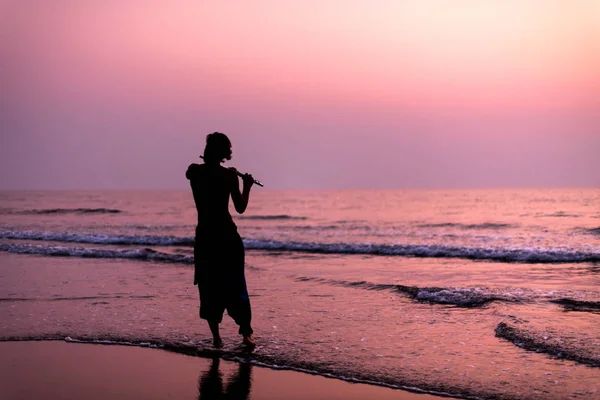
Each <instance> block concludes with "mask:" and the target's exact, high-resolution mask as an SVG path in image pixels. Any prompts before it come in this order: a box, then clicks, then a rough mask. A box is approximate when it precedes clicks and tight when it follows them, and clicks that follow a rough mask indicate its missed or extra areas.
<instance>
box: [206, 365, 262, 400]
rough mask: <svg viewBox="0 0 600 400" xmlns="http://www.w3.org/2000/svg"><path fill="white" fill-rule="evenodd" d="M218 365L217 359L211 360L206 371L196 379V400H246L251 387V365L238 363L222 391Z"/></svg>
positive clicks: (221, 376) (221, 375) (221, 378)
mask: <svg viewBox="0 0 600 400" xmlns="http://www.w3.org/2000/svg"><path fill="white" fill-rule="evenodd" d="M219 363H220V359H219V358H213V360H212V363H211V365H210V368H209V369H208V371H206V372H204V373H202V374H201V375H200V377H199V378H198V400H207V399H235V400H247V399H248V398H249V396H250V388H251V386H252V385H251V383H252V365H251V364H247V363H239V364H238V370H237V373H235V374H233V375H232V376H230V377H229V379H228V380H227V386H226V387H225V390H223V374H222V373H221V371H220V370H219Z"/></svg>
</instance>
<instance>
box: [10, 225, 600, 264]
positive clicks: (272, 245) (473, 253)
mask: <svg viewBox="0 0 600 400" xmlns="http://www.w3.org/2000/svg"><path fill="white" fill-rule="evenodd" d="M0 239H20V240H44V241H58V242H72V243H91V244H112V245H144V246H192V245H193V244H194V238H193V237H192V236H187V237H185V236H184V237H178V236H158V235H98V234H87V233H67V232H64V233H56V232H33V231H14V230H10V229H0ZM244 245H245V247H246V249H248V250H264V251H278V252H281V251H290V252H305V253H314V254H361V255H378V256H403V257H420V258H462V259H469V260H488V261H498V262H522V263H581V262H598V261H600V250H599V251H580V250H564V249H556V248H502V247H499V248H495V247H460V246H458V247H454V246H445V245H438V244H371V243H319V242H283V241H276V240H263V239H249V238H245V239H244Z"/></svg>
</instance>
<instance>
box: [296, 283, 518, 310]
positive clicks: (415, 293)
mask: <svg viewBox="0 0 600 400" xmlns="http://www.w3.org/2000/svg"><path fill="white" fill-rule="evenodd" d="M296 281H297V282H318V283H323V284H329V285H334V286H342V287H349V288H360V289H365V290H376V291H389V292H394V293H400V294H402V295H406V296H408V297H410V298H411V299H413V300H417V301H422V302H428V303H435V304H446V305H454V306H458V307H467V308H471V307H481V306H484V305H486V304H488V303H491V302H493V301H505V302H511V303H514V302H518V301H521V300H522V299H520V298H518V297H516V296H514V295H510V294H504V295H502V294H498V293H493V292H491V291H488V290H485V289H482V288H441V287H418V286H404V285H394V284H381V283H372V282H367V281H357V282H351V281H344V280H335V279H326V278H311V277H297V278H296Z"/></svg>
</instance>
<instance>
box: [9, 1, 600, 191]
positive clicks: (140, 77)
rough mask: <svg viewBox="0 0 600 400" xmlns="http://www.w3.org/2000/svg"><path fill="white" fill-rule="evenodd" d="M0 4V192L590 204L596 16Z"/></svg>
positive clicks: (599, 108)
mask: <svg viewBox="0 0 600 400" xmlns="http://www.w3.org/2000/svg"><path fill="white" fill-rule="evenodd" d="M35 3H36V6H35V7H33V6H31V4H30V3H28V2H21V1H18V0H12V1H11V0H9V1H4V2H2V3H0V28H1V31H0V60H1V63H2V64H0V68H1V71H0V72H1V75H0V76H1V78H0V79H2V82H0V88H1V89H0V107H1V108H0V123H1V126H0V128H1V132H2V136H1V139H0V140H1V142H0V144H1V148H0V156H1V157H0V189H9V188H15V189H19V188H28V189H95V188H119V189H121V188H133V189H138V188H186V187H187V186H186V185H187V182H186V181H185V178H184V176H183V172H184V171H185V168H186V167H187V165H188V164H189V163H190V162H192V161H195V159H196V157H197V155H198V154H200V153H201V151H202V148H203V144H204V142H203V141H204V136H205V135H206V134H207V133H210V132H212V131H215V130H218V131H222V132H225V133H227V134H229V136H230V138H231V139H232V141H233V146H234V159H233V160H232V161H231V162H230V164H231V165H235V166H237V167H239V168H240V169H243V170H248V171H250V172H253V173H254V174H255V175H256V176H257V177H259V178H260V179H261V180H263V181H264V182H265V183H266V184H267V187H269V188H273V189H278V188H283V189H292V188H405V187H408V188H412V187H416V188H446V187H548V186H551V187H557V186H595V187H598V186H599V185H600V174H599V173H598V171H600V157H598V153H599V151H600V73H598V71H600V3H599V2H597V1H595V0H573V1H569V2H565V1H562V0H539V1H538V0H503V1H491V0H453V1H447V0H411V1H400V0H395V1H373V0H371V1H348V0H346V1H327V2H323V1H308V0H303V1H252V2H233V1H211V2H204V1H203V2H199V1H192V0H185V1H184V0H178V1H175V0H174V1H161V2H159V1H142V0H121V1H116V0H108V1H105V2H94V1H85V0H84V1H81V0H56V1H53V2H42V1H39V2H35Z"/></svg>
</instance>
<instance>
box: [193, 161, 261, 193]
mask: <svg viewBox="0 0 600 400" xmlns="http://www.w3.org/2000/svg"><path fill="white" fill-rule="evenodd" d="M200 158H201V159H203V160H204V156H200ZM229 169H232V170H234V171H235V173H236V174H237V175H238V176H239V177H243V176H244V174H242V173H241V172H240V171H238V170H237V169H235V168H233V167H230V168H229ZM254 184H255V185H258V186H260V187H263V184H262V183H261V182H260V181H259V180H257V179H254Z"/></svg>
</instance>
